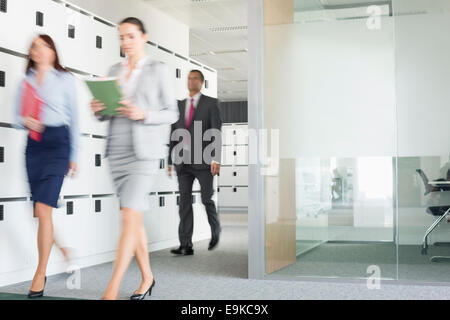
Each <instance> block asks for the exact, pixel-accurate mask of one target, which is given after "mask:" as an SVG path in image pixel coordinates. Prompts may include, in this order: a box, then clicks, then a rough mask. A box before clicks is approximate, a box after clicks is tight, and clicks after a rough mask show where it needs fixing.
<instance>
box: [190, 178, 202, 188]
mask: <svg viewBox="0 0 450 320" xmlns="http://www.w3.org/2000/svg"><path fill="white" fill-rule="evenodd" d="M192 191H200V182H198V180H197V179H195V180H194V183H193V185H192Z"/></svg>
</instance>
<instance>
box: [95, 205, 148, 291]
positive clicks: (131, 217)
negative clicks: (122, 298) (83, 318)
mask: <svg viewBox="0 0 450 320" xmlns="http://www.w3.org/2000/svg"><path fill="white" fill-rule="evenodd" d="M141 224H142V213H140V212H137V211H134V210H132V209H129V208H122V234H121V236H120V240H119V245H118V247H117V253H116V261H115V262H114V269H113V275H112V277H111V280H110V281H109V283H108V286H107V287H106V291H105V293H104V294H103V299H105V300H111V299H117V296H118V294H119V288H120V283H121V282H122V279H123V276H124V275H125V272H126V271H127V268H128V266H129V264H130V262H131V259H132V258H133V254H134V252H135V251H136V248H137V242H138V237H139V232H140V226H141Z"/></svg>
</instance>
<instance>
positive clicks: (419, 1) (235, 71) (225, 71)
mask: <svg viewBox="0 0 450 320" xmlns="http://www.w3.org/2000/svg"><path fill="white" fill-rule="evenodd" d="M142 1H144V2H145V3H147V4H149V5H151V6H153V7H156V8H158V9H159V10H161V11H163V12H165V13H166V14H168V15H169V16H172V17H173V18H175V19H177V20H179V21H180V22H182V23H184V24H186V25H188V26H189V27H190V56H191V57H192V58H194V59H195V60H198V61H199V62H201V63H204V64H206V65H208V66H210V67H212V68H214V69H216V70H217V72H218V96H219V99H220V100H222V101H233V100H247V80H248V74H247V73H248V54H247V52H246V49H247V47H248V43H247V42H248V36H247V6H248V0H142ZM293 1H294V4H295V22H297V23H308V22H314V21H320V20H330V19H331V20H334V19H348V18H354V17H361V16H364V15H365V14H367V13H366V12H365V11H366V8H364V7H366V6H369V5H372V4H379V5H383V6H382V9H383V14H389V12H390V8H389V7H390V6H389V5H386V3H389V2H391V1H390V0H293ZM430 2H431V3H430ZM430 2H429V1H425V0H396V1H395V2H393V3H394V4H395V8H394V9H395V14H398V13H403V14H404V13H408V12H410V11H411V12H412V13H414V12H417V11H420V10H422V9H423V7H424V6H425V7H427V11H429V10H430V8H431V7H432V6H431V5H432V4H433V5H435V6H436V7H437V8H438V9H441V8H442V7H447V5H449V3H450V1H449V0H433V1H430ZM391 3H392V2H391ZM444 4H445V5H446V6H444ZM361 6H364V7H361ZM433 8H434V7H433ZM436 10H437V9H436ZM224 27H227V28H228V29H229V30H225V31H222V32H218V31H220V29H219V30H217V28H224Z"/></svg>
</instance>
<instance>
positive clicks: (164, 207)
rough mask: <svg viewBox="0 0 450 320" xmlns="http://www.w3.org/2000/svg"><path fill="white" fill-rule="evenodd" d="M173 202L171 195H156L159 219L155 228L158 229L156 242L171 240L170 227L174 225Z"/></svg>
mask: <svg viewBox="0 0 450 320" xmlns="http://www.w3.org/2000/svg"><path fill="white" fill-rule="evenodd" d="M175 204H176V203H175V200H174V196H173V195H171V194H158V210H157V215H158V217H159V219H158V222H157V226H155V227H157V228H159V229H160V233H159V234H158V236H159V237H158V240H157V241H164V240H169V239H171V235H170V234H171V230H172V229H171V227H172V226H173V224H174V214H173V213H174V211H175Z"/></svg>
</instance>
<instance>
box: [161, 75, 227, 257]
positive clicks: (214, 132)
mask: <svg viewBox="0 0 450 320" xmlns="http://www.w3.org/2000/svg"><path fill="white" fill-rule="evenodd" d="M204 81H205V78H204V76H203V73H202V72H201V71H199V70H192V71H191V72H190V73H189V77H188V89H189V97H188V98H187V99H185V100H183V101H178V107H179V111H180V118H179V120H178V122H176V123H174V124H173V125H172V134H171V139H170V148H169V166H168V174H169V176H170V175H171V174H172V170H173V169H172V165H174V166H175V170H176V172H177V176H178V186H179V189H180V201H179V214H180V225H179V227H178V237H179V240H180V247H179V248H177V249H173V250H171V253H173V254H176V255H192V254H194V249H193V245H192V233H193V229H194V217H193V210H192V185H193V183H194V180H195V179H198V181H199V183H200V190H201V198H202V203H203V205H204V206H205V209H206V213H207V215H208V222H209V225H210V226H211V241H210V243H209V246H208V250H212V249H214V248H215V247H216V246H217V244H218V242H219V237H220V232H221V226H220V221H219V215H218V212H217V209H216V205H215V203H214V201H213V200H212V196H213V194H214V189H213V179H214V176H215V175H217V174H219V172H220V157H221V148H222V139H221V133H220V130H221V128H222V120H221V117H220V112H219V106H218V100H217V99H215V98H212V97H208V96H205V95H203V94H202V93H201V92H200V91H201V89H202V86H203V83H204Z"/></svg>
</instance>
